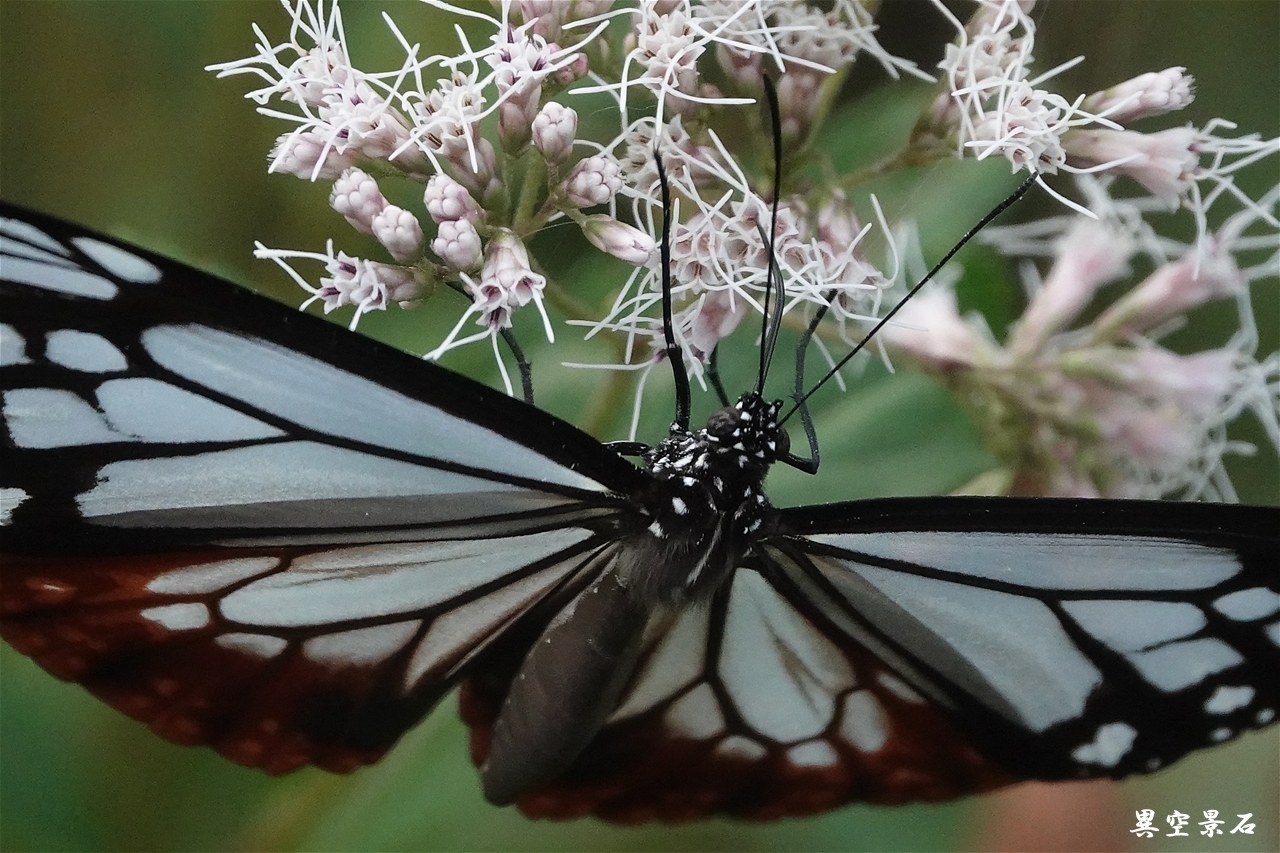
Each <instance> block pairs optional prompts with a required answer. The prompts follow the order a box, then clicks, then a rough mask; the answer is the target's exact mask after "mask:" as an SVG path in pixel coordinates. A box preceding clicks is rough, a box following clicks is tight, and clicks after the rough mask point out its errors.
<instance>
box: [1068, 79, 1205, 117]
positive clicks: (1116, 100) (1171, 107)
mask: <svg viewBox="0 0 1280 853" xmlns="http://www.w3.org/2000/svg"><path fill="white" fill-rule="evenodd" d="M1186 72H1187V69H1185V68H1166V69H1165V70H1164V71H1149V72H1147V73H1146V74H1140V75H1138V76H1137V77H1134V78H1132V79H1130V80H1126V81H1125V82H1123V83H1120V84H1119V85H1117V86H1112V87H1111V88H1110V89H1106V90H1105V91H1102V92H1096V93H1094V94H1092V95H1090V96H1089V97H1087V98H1085V99H1084V103H1083V104H1081V105H1080V106H1081V108H1082V109H1085V110H1087V111H1089V112H1091V113H1097V114H1099V115H1104V116H1106V117H1107V118H1109V119H1111V120H1112V121H1114V122H1116V123H1117V124H1129V123H1131V122H1134V121H1137V120H1138V119H1142V118H1148V117H1150V116H1158V115H1163V114H1164V113H1171V112H1174V111H1175V110H1180V109H1182V108H1184V107H1186V106H1187V105H1188V104H1190V103H1191V102H1192V100H1194V99H1195V95H1194V94H1193V93H1192V89H1193V87H1194V85H1195V80H1194V79H1192V77H1191V75H1189V74H1187V73H1186Z"/></svg>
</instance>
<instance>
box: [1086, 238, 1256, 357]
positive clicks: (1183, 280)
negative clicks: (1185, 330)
mask: <svg viewBox="0 0 1280 853" xmlns="http://www.w3.org/2000/svg"><path fill="white" fill-rule="evenodd" d="M1247 283H1248V282H1247V280H1246V279H1245V276H1244V274H1243V273H1241V272H1240V268H1239V267H1237V266H1236V262H1235V259H1234V258H1233V257H1232V256H1231V253H1230V252H1226V251H1221V252H1219V251H1208V252H1203V253H1196V252H1192V253H1189V254H1188V255H1186V256H1184V257H1182V258H1179V259H1178V260H1176V261H1173V262H1172V263H1168V264H1165V265H1164V266H1162V267H1160V268H1159V269H1157V270H1156V271H1155V272H1153V273H1152V274H1151V275H1150V276H1148V277H1147V279H1146V280H1145V281H1143V282H1142V283H1141V284H1139V285H1138V286H1137V287H1135V288H1134V289H1133V290H1131V291H1129V293H1127V294H1126V295H1125V296H1123V297H1122V298H1120V299H1119V300H1117V301H1116V302H1115V303H1114V304H1113V305H1111V307H1109V308H1108V309H1107V310H1106V311H1104V312H1102V314H1101V315H1100V316H1099V317H1098V319H1097V320H1095V321H1094V328H1095V329H1096V330H1097V331H1096V332H1095V337H1096V338H1098V339H1100V340H1111V339H1114V338H1115V337H1116V336H1123V335H1130V334H1136V333H1141V332H1144V331H1146V330H1148V329H1151V328H1153V327H1155V326H1158V325H1160V324H1161V323H1163V322H1165V321H1166V320H1169V319H1171V318H1173V317H1176V316H1178V315H1179V314H1182V313H1185V312H1186V311H1188V310H1189V309H1191V308H1194V307H1196V306H1197V305H1201V304H1203V303H1205V302H1208V301H1210V300H1212V299H1218V298H1221V297H1223V296H1233V295H1235V294H1236V293H1239V292H1240V290H1241V289H1242V288H1244V287H1245V286H1246V284H1247Z"/></svg>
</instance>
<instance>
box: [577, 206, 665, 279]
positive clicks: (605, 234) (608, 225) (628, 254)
mask: <svg viewBox="0 0 1280 853" xmlns="http://www.w3.org/2000/svg"><path fill="white" fill-rule="evenodd" d="M582 233H583V234H585V235H586V237H587V239H588V240H590V241H591V245H593V246H595V247H596V248H597V249H599V250H601V251H602V252H608V253H609V254H610V255H613V256H614V257H615V258H617V259H619V260H622V261H626V262H627V263H629V264H631V265H632V266H637V267H638V266H643V265H644V264H646V263H648V261H649V257H650V256H651V255H652V254H653V248H654V243H653V238H652V237H650V236H649V235H648V234H646V233H644V232H643V231H641V230H640V229H638V228H633V227H631V226H630V225H626V224H624V223H622V222H619V221H618V220H616V219H614V218H613V217H612V216H607V215H605V214H603V213H602V214H599V215H596V216H588V217H587V218H586V220H585V221H583V222H582Z"/></svg>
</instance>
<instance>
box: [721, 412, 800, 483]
mask: <svg viewBox="0 0 1280 853" xmlns="http://www.w3.org/2000/svg"><path fill="white" fill-rule="evenodd" d="M781 409H782V401H781V400H775V401H773V402H772V403H766V402H765V401H764V399H763V398H762V397H761V396H760V395H759V394H757V393H755V392H754V391H749V392H747V393H746V394H743V395H742V396H741V397H739V398H738V401H737V402H736V403H734V404H733V405H732V406H725V407H724V408H722V409H717V410H716V411H715V412H713V413H712V414H711V417H709V418H707V426H706V428H705V429H704V430H703V433H704V435H705V436H706V441H707V444H708V447H709V448H710V450H711V452H712V453H713V454H714V455H716V456H718V457H720V458H721V459H725V460H728V461H729V462H730V464H731V466H733V467H736V468H738V469H740V470H744V471H756V470H759V472H760V476H761V477H763V475H764V472H765V471H767V470H768V467H769V466H770V465H772V464H773V463H774V462H777V461H778V459H780V458H781V457H783V456H786V455H787V452H788V451H789V450H790V449H791V441H790V439H789V438H788V436H787V433H786V430H784V429H783V428H782V427H781V426H779V425H778V412H779V411H780V410H781Z"/></svg>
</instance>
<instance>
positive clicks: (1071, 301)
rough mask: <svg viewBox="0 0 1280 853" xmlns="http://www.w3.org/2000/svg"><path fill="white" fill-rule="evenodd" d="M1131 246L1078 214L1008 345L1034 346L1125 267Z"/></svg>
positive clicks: (1020, 349) (1021, 349) (1026, 349)
mask: <svg viewBox="0 0 1280 853" xmlns="http://www.w3.org/2000/svg"><path fill="white" fill-rule="evenodd" d="M1132 253H1133V246H1132V244H1131V243H1130V241H1129V240H1127V239H1125V238H1124V237H1123V236H1122V235H1121V234H1119V233H1117V232H1116V231H1115V230H1113V229H1110V228H1106V227H1104V226H1103V225H1101V224H1100V223H1098V222H1096V221H1094V220H1092V219H1080V220H1079V221H1077V223H1076V225H1075V226H1074V227H1073V228H1072V229H1071V230H1070V231H1068V232H1067V233H1066V234H1065V235H1064V236H1063V237H1062V239H1061V240H1060V241H1059V242H1058V245H1057V258H1056V259H1055V260H1054V263H1053V268H1052V269H1050V270H1049V274H1048V276H1047V277H1046V278H1045V280H1044V282H1043V283H1042V284H1041V285H1040V289H1039V290H1038V291H1037V292H1036V294H1035V296H1034V297H1033V298H1032V300H1031V304H1030V305H1028V306H1027V310H1026V312H1024V313H1023V315H1022V319H1020V320H1019V321H1018V323H1017V325H1016V326H1015V328H1014V330H1013V333H1012V334H1011V336H1010V339H1009V348H1010V349H1011V350H1012V351H1013V352H1015V353H1018V354H1022V355H1025V354H1029V353H1033V352H1036V351H1037V350H1039V349H1040V348H1041V347H1042V346H1043V345H1044V342H1045V341H1046V340H1048V338H1049V336H1050V335H1053V334H1055V333H1057V332H1060V331H1062V330H1063V329H1064V328H1066V326H1067V324H1069V323H1070V322H1071V321H1072V320H1074V319H1075V318H1076V317H1078V316H1079V315H1080V312H1081V311H1083V310H1084V308H1085V306H1086V305H1088V304H1089V301H1090V300H1092V299H1093V296H1094V294H1095V293H1097V291H1098V288H1099V287H1101V286H1102V285H1104V284H1106V283H1107V282H1110V281H1114V280H1115V279H1117V278H1119V277H1120V276H1121V275H1124V274H1125V273H1126V272H1127V271H1128V259H1129V255H1131V254H1132Z"/></svg>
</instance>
